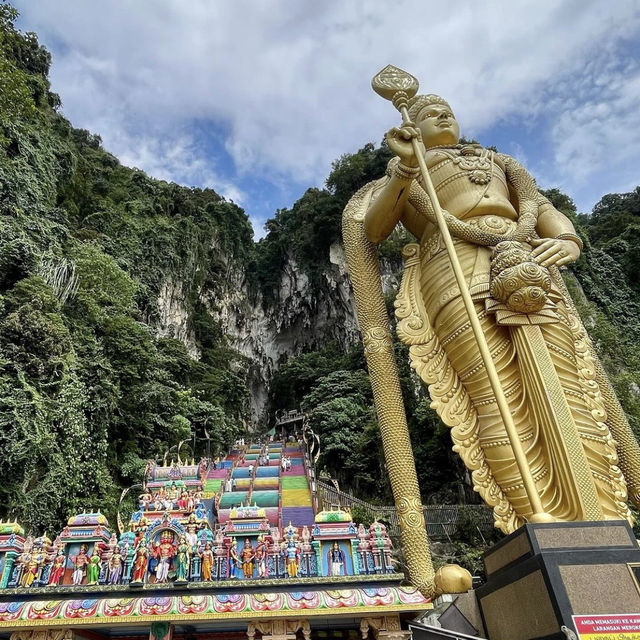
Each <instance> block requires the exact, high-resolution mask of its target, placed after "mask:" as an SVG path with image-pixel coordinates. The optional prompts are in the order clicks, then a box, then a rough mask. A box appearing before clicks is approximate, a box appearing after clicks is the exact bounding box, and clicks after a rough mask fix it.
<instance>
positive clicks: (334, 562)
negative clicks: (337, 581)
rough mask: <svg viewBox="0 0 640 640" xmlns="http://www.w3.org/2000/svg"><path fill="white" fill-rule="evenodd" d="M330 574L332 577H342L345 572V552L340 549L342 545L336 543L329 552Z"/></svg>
mask: <svg viewBox="0 0 640 640" xmlns="http://www.w3.org/2000/svg"><path fill="white" fill-rule="evenodd" d="M328 564H329V573H330V574H331V575H332V576H342V575H344V574H345V573H346V572H345V557H344V552H343V551H342V549H340V545H339V544H338V543H337V542H334V543H333V545H332V546H331V550H330V551H329V563H328Z"/></svg>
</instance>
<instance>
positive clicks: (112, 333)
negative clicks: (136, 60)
mask: <svg viewBox="0 0 640 640" xmlns="http://www.w3.org/2000/svg"><path fill="white" fill-rule="evenodd" d="M14 19H15V12H14V11H13V9H11V8H10V7H9V6H7V5H6V4H2V5H0V104H2V105H3V108H2V111H1V112H0V216H1V218H0V220H1V225H2V226H1V228H0V295H1V297H0V452H1V453H0V457H1V459H2V470H3V472H2V477H3V482H2V485H1V486H0V504H1V505H2V507H0V515H2V516H7V515H10V516H11V517H15V518H18V519H19V520H20V521H21V522H22V523H23V524H24V525H26V526H27V527H28V528H33V529H35V530H40V531H42V530H43V529H48V530H50V531H51V530H56V529H59V527H60V525H61V523H62V522H63V521H64V520H66V518H67V517H68V516H69V515H70V513H73V512H77V511H80V510H82V509H88V508H98V507H101V508H103V509H106V511H107V513H108V515H110V516H111V517H113V514H114V507H115V502H116V500H117V497H118V495H119V492H120V490H121V486H122V485H124V486H126V485H129V484H131V483H132V482H138V481H139V480H140V478H141V474H142V470H143V469H144V460H145V458H146V457H147V456H149V455H161V454H163V453H164V451H165V450H166V449H167V448H168V447H169V446H172V445H175V444H176V443H177V442H178V441H180V440H182V439H185V438H187V439H188V438H189V437H190V436H191V434H192V429H195V430H196V431H198V432H199V434H201V433H202V430H203V429H204V428H205V426H206V427H207V429H208V431H209V432H210V434H211V435H212V445H213V450H214V451H215V450H216V449H219V448H223V447H226V445H227V444H228V443H229V441H231V440H232V439H233V437H234V435H235V433H236V431H237V429H238V427H239V425H240V424H241V421H242V419H243V417H244V415H245V413H246V401H247V389H246V385H245V380H244V377H243V375H244V374H243V373H242V366H241V364H242V363H241V362H240V358H239V357H238V356H237V355H236V354H234V353H233V352H232V351H230V350H229V349H228V347H227V345H226V342H225V338H224V336H223V335H222V334H221V331H220V329H219V327H218V326H217V323H216V322H215V321H214V319H213V315H212V313H213V312H214V311H215V307H214V304H215V303H214V300H215V296H214V294H215V291H216V288H217V287H218V285H219V283H220V282H221V281H222V280H223V275H224V273H225V269H226V265H225V263H224V262H223V261H222V260H223V257H224V256H231V257H233V259H236V260H241V259H244V258H245V257H246V256H247V255H248V254H249V253H250V252H251V251H252V250H253V241H252V230H251V225H250V223H249V221H248V219H247V216H246V215H245V214H244V212H243V211H242V210H241V209H239V208H238V207H236V206H235V205H233V204H230V203H228V202H225V201H224V200H222V199H221V198H220V197H219V196H218V195H217V194H216V193H215V192H213V191H211V190H200V189H188V188H185V187H180V186H178V185H175V184H168V183H166V182H161V181H158V180H153V179H150V178H148V177H147V176H146V175H145V174H144V173H142V172H141V171H138V170H135V169H128V168H126V167H123V166H122V165H120V163H119V162H118V160H117V159H116V158H114V157H113V156H111V155H110V154H108V153H106V152H105V151H104V150H103V149H102V148H101V147H100V139H99V137H97V136H95V135H92V134H89V133H88V132H86V131H82V130H77V129H74V128H73V127H71V125H70V124H69V122H68V121H67V120H65V118H64V117H62V116H61V115H60V114H59V113H57V111H56V108H57V107H58V105H59V100H58V98H57V96H56V95H55V94H52V93H51V92H50V91H49V84H48V81H47V72H48V68H49V62H50V56H49V54H48V52H47V51H46V50H45V49H44V48H43V47H41V46H40V45H39V44H38V41H37V39H36V36H35V35H34V34H26V35H24V34H21V33H19V32H17V31H16V30H15V29H14V27H13V20H14ZM167 280H173V281H174V282H176V283H178V284H179V286H182V287H185V288H186V290H184V291H183V292H182V293H183V294H184V298H185V299H186V300H187V302H188V303H189V304H190V306H191V308H190V309H189V310H188V311H189V312H190V313H189V319H190V322H191V326H190V329H191V332H192V334H193V336H194V338H195V343H196V344H195V346H196V347H197V348H198V349H199V351H200V353H201V358H200V359H199V360H196V359H194V358H192V357H191V356H190V355H189V353H188V352H187V349H186V347H185V346H184V345H183V344H182V343H181V342H179V341H178V340H174V339H168V338H158V337H157V335H156V332H155V331H154V330H152V328H151V325H153V324H154V322H156V320H157V316H158V299H159V296H160V293H161V287H162V285H163V283H164V282H166V281H167ZM203 288H206V290H207V291H208V292H209V297H208V298H207V300H208V301H211V304H210V305H208V306H207V305H205V304H204V303H203V302H202V297H201V296H200V295H199V294H200V291H201V290H202V289H203Z"/></svg>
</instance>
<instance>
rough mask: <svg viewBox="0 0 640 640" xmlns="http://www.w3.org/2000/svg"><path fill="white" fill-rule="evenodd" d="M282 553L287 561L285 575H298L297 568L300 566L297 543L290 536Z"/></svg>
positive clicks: (293, 576) (294, 576)
mask: <svg viewBox="0 0 640 640" xmlns="http://www.w3.org/2000/svg"><path fill="white" fill-rule="evenodd" d="M284 555H285V560H286V563H287V575H288V576H289V577H290V578H296V577H297V576H298V569H299V568H300V551H299V549H298V545H297V543H296V542H295V540H293V539H292V538H291V539H289V542H287V546H286V547H285V550H284Z"/></svg>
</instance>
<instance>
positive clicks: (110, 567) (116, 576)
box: [107, 547, 124, 584]
mask: <svg viewBox="0 0 640 640" xmlns="http://www.w3.org/2000/svg"><path fill="white" fill-rule="evenodd" d="M123 567H124V558H123V557H122V553H120V547H116V548H115V549H114V550H113V554H112V555H111V557H110V558H109V562H108V564H107V584H119V583H120V579H121V578H122V569H123Z"/></svg>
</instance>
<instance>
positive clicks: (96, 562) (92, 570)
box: [87, 543, 102, 585]
mask: <svg viewBox="0 0 640 640" xmlns="http://www.w3.org/2000/svg"><path fill="white" fill-rule="evenodd" d="M101 569H102V561H101V558H100V550H99V549H98V543H96V544H95V545H94V547H93V553H92V554H91V557H90V558H89V562H88V564H87V584H91V585H93V584H98V580H99V578H100V570H101Z"/></svg>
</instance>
